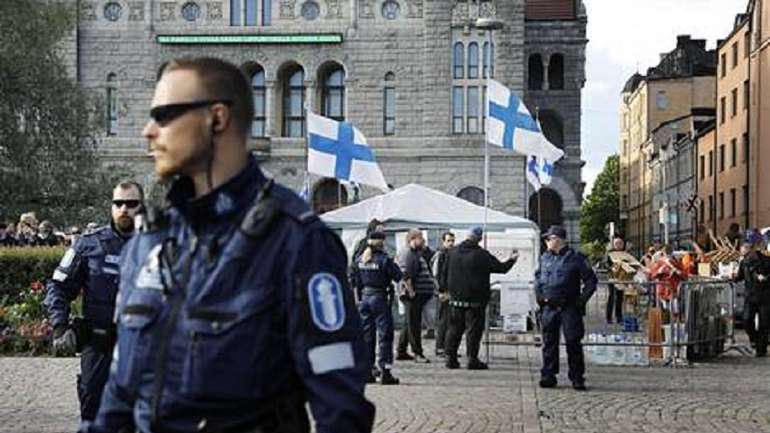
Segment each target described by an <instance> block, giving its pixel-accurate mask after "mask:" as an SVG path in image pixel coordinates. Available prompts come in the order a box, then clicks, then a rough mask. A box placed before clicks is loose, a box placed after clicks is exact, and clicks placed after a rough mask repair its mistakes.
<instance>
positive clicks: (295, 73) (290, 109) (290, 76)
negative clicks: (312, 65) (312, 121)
mask: <svg viewBox="0 0 770 433" xmlns="http://www.w3.org/2000/svg"><path fill="white" fill-rule="evenodd" d="M282 131H283V136H284V137H302V136H304V135H305V72H304V71H303V70H302V68H301V67H300V66H298V65H295V66H293V67H291V68H290V69H288V70H287V71H286V74H285V79H284V80H283V128H282Z"/></svg>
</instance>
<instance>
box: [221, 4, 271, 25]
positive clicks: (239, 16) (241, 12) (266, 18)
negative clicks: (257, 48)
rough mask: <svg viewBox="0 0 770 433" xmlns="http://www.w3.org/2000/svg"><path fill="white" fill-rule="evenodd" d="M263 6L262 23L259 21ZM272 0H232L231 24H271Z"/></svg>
mask: <svg viewBox="0 0 770 433" xmlns="http://www.w3.org/2000/svg"><path fill="white" fill-rule="evenodd" d="M260 2H261V8H262V16H261V21H262V22H261V23H258V22H257V17H258V16H259V13H258V11H259V8H260ZM272 8H273V6H272V0H230V25H231V26H256V25H260V24H261V25H263V26H269V25H270V23H271V21H272Z"/></svg>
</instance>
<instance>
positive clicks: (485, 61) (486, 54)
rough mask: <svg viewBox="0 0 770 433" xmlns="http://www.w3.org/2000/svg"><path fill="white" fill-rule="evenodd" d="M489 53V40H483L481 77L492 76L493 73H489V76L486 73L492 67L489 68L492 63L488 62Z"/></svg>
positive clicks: (490, 70)
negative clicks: (482, 69)
mask: <svg viewBox="0 0 770 433" xmlns="http://www.w3.org/2000/svg"><path fill="white" fill-rule="evenodd" d="M489 54H490V53H489V42H484V55H483V57H484V59H483V62H482V63H483V68H484V71H483V72H482V78H494V75H493V74H490V75H489V76H487V74H488V73H490V72H492V69H491V66H492V65H490V64H489V61H490V58H489V57H490V56H489Z"/></svg>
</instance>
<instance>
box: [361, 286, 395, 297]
mask: <svg viewBox="0 0 770 433" xmlns="http://www.w3.org/2000/svg"><path fill="white" fill-rule="evenodd" d="M389 291H390V286H387V287H373V286H364V289H363V290H362V291H361V293H362V294H363V295H364V296H371V295H387V294H388V292H389Z"/></svg>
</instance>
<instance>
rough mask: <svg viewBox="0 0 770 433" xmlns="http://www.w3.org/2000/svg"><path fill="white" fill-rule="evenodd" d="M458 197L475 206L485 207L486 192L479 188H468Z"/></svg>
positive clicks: (458, 194)
mask: <svg viewBox="0 0 770 433" xmlns="http://www.w3.org/2000/svg"><path fill="white" fill-rule="evenodd" d="M457 196H458V197H460V198H461V199H463V200H466V201H469V202H471V203H473V204H475V205H478V206H484V190H483V189H481V188H479V187H475V186H466V187H465V188H463V189H461V190H460V192H458V193H457Z"/></svg>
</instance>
